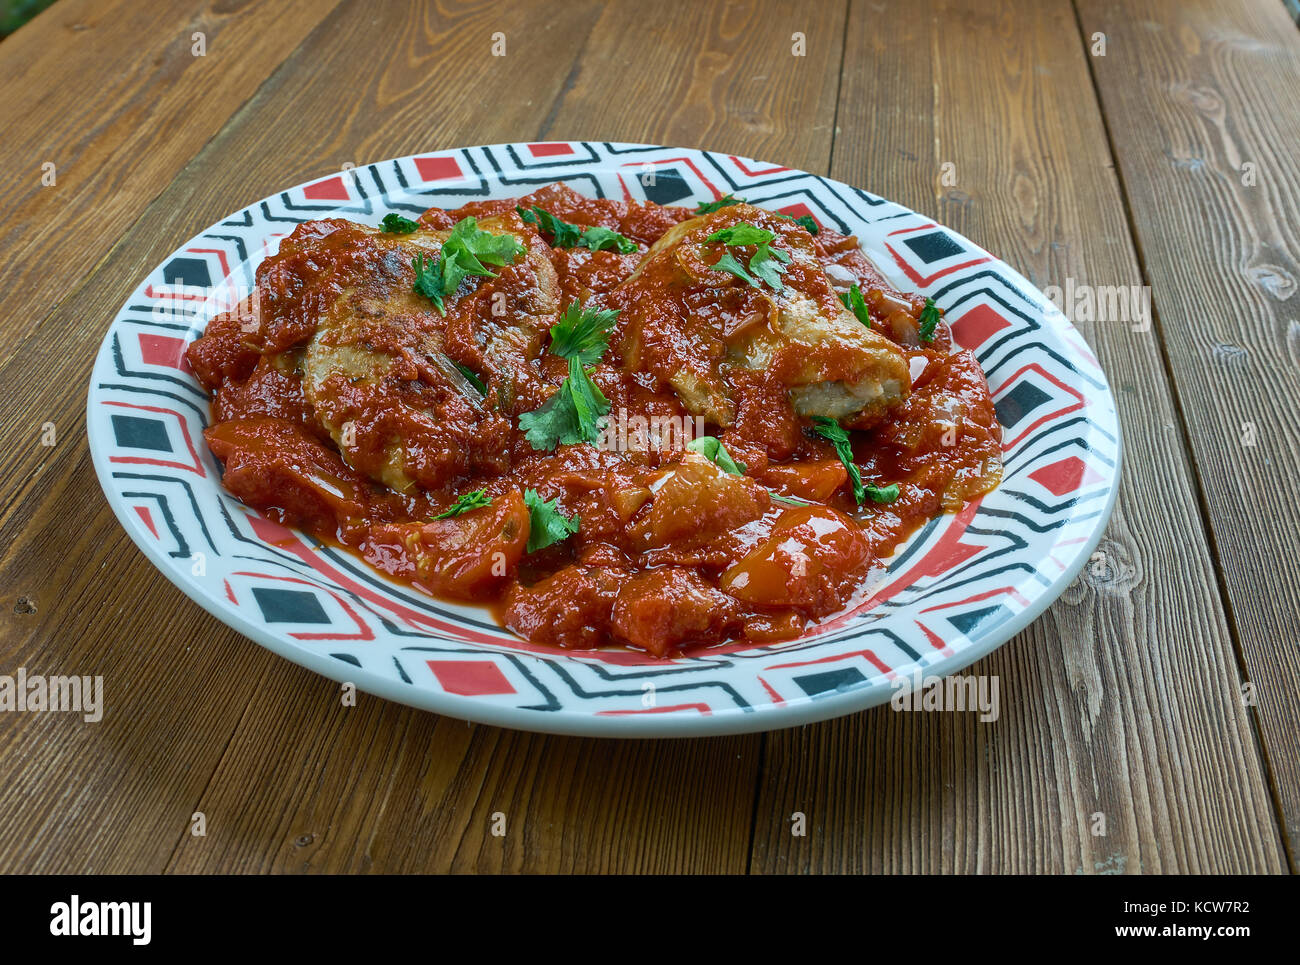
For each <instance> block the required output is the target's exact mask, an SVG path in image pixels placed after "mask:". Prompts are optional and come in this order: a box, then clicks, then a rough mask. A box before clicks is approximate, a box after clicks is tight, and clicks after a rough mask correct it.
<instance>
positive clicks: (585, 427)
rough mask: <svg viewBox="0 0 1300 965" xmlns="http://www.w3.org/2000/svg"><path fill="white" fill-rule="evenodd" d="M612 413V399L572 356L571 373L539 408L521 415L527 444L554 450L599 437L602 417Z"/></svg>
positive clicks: (520, 425) (520, 421)
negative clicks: (610, 407) (610, 411)
mask: <svg viewBox="0 0 1300 965" xmlns="http://www.w3.org/2000/svg"><path fill="white" fill-rule="evenodd" d="M608 413H609V399H607V398H605V394H604V393H603V392H601V391H600V387H599V386H597V385H596V383H595V382H593V381H591V376H589V375H587V373H586V372H585V371H583V368H582V363H581V362H580V361H579V360H578V359H577V358H576V357H574V358H571V359H569V376H568V378H566V379H565V380H564V381H563V382H561V383H560V387H559V388H558V389H556V390H555V392H554V393H553V394H552V395H551V397H550V398H549V399H547V400H546V401H545V402H544V403H543V404H542V407H541V408H540V409H535V410H533V411H532V412H525V413H524V414H523V415H521V416H520V417H519V428H520V429H522V430H523V432H524V436H525V438H526V439H527V440H528V444H529V445H530V446H532V447H533V448H534V449H546V450H550V449H554V448H555V447H556V446H572V445H577V444H578V443H580V442H595V441H596V440H597V439H599V438H600V419H601V417H602V416H605V415H607V414H608Z"/></svg>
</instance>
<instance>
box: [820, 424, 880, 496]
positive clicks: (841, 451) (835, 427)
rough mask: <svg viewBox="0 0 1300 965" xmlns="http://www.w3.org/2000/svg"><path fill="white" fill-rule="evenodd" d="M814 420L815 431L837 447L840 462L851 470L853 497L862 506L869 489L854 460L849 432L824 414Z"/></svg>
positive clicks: (836, 452) (836, 451)
mask: <svg viewBox="0 0 1300 965" xmlns="http://www.w3.org/2000/svg"><path fill="white" fill-rule="evenodd" d="M812 421H813V432H815V433H817V435H819V436H821V437H822V438H823V439H825V440H826V441H827V442H829V443H830V444H831V445H832V446H834V447H835V454H836V455H837V456H839V457H840V462H842V463H844V468H845V469H847V470H848V471H849V481H850V482H851V483H853V498H854V500H855V501H856V502H857V504H858V505H859V506H861V505H862V500H863V499H865V498H866V495H867V491H866V488H865V487H864V486H863V485H862V473H860V472H859V471H858V467H857V465H856V464H855V463H854V462H853V447H852V446H851V445H850V444H849V434H848V433H847V432H845V431H844V427H843V426H841V425H840V424H839V423H838V422H836V421H835V420H834V419H830V418H827V417H826V416H824V415H819V416H813V420H812Z"/></svg>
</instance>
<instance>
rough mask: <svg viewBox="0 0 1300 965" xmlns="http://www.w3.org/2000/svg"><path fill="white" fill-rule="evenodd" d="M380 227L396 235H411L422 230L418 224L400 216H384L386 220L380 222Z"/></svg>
mask: <svg viewBox="0 0 1300 965" xmlns="http://www.w3.org/2000/svg"><path fill="white" fill-rule="evenodd" d="M379 227H380V228H381V229H383V230H384V231H387V232H388V233H389V234H394V235H409V234H410V233H411V232H412V231H418V230H419V229H420V225H419V223H418V222H415V221H412V220H411V219H410V218H403V217H402V216H401V215H400V214H386V215H384V220H383V221H381V222H379Z"/></svg>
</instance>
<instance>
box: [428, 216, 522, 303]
mask: <svg viewBox="0 0 1300 965" xmlns="http://www.w3.org/2000/svg"><path fill="white" fill-rule="evenodd" d="M525 250H526V249H525V248H524V246H523V245H522V244H521V243H520V241H519V239H518V238H516V237H514V236H513V235H494V234H492V233H491V232H488V231H480V230H479V227H478V221H477V220H476V219H475V218H473V217H468V218H463V219H461V220H460V221H457V222H456V224H455V225H454V226H453V227H452V229H451V233H450V234H449V235H448V236H447V240H446V241H444V242H443V245H442V254H441V255H439V256H438V262H437V264H436V265H434V266H433V267H432V268H430V267H429V266H428V265H426V264H425V257H424V254H423V253H421V254H419V255H416V256H415V258H414V259H413V260H412V262H411V265H412V267H414V268H415V284H414V285H413V286H412V287H413V288H414V290H415V292H416V294H418V295H423V296H424V297H425V298H428V299H429V300H430V301H431V302H433V304H434V306H435V307H436V308H437V309H438V312H439V313H440V314H443V315H445V314H446V309H445V307H444V305H443V299H444V298H446V297H448V296H449V295H453V294H455V292H456V289H458V288H459V287H460V283H461V282H463V281H464V280H465V279H466V278H468V277H469V276H471V275H482V276H484V277H487V278H495V277H496V275H495V274H494V273H493V272H492V271H491V270H490V269H489V268H488V267H487V265H508V264H510V263H512V262H513V261H514V260H515V259H516V258H518V257H519V256H520V255H522V254H523V253H524V251H525Z"/></svg>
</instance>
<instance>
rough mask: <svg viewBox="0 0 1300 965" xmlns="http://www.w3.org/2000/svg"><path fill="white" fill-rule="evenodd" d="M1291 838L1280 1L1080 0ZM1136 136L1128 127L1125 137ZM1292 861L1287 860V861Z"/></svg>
mask: <svg viewBox="0 0 1300 965" xmlns="http://www.w3.org/2000/svg"><path fill="white" fill-rule="evenodd" d="M1079 14H1080V20H1081V22H1082V25H1083V29H1084V31H1085V32H1087V33H1088V34H1089V35H1091V34H1093V33H1095V32H1101V33H1105V34H1106V37H1107V39H1108V44H1107V53H1106V56H1104V57H1096V58H1094V59H1093V71H1094V73H1095V75H1096V79H1097V84H1098V86H1099V89H1100V92H1101V95H1102V103H1103V105H1104V107H1105V108H1106V111H1107V116H1108V117H1109V122H1110V129H1111V133H1112V137H1113V139H1114V142H1115V156H1116V160H1117V162H1118V164H1119V171H1120V176H1121V178H1122V182H1123V186H1124V190H1125V193H1126V194H1127V195H1128V197H1129V199H1130V204H1131V205H1132V209H1133V227H1134V230H1135V232H1136V237H1137V241H1138V245H1139V247H1140V250H1141V254H1142V261H1143V267H1144V270H1145V274H1146V278H1147V281H1148V283H1149V284H1150V286H1151V290H1152V296H1153V299H1154V302H1155V306H1156V314H1157V322H1158V328H1159V340H1160V347H1161V349H1162V350H1163V352H1164V355H1165V358H1166V360H1167V364H1168V370H1169V372H1170V374H1171V375H1172V377H1173V384H1174V397H1175V401H1176V403H1177V406H1178V410H1179V416H1180V418H1179V420H1178V423H1179V428H1180V432H1179V433H1178V435H1177V443H1176V444H1178V445H1180V446H1187V445H1188V444H1189V443H1190V449H1191V455H1192V458H1193V461H1194V463H1195V466H1196V472H1197V476H1198V478H1199V483H1200V492H1201V497H1202V504H1203V506H1204V508H1205V513H1206V516H1207V517H1208V519H1209V522H1210V525H1211V527H1212V531H1213V545H1214V548H1215V551H1216V553H1217V556H1218V561H1217V562H1218V567H1217V569H1218V574H1219V578H1220V580H1221V581H1222V583H1223V586H1224V587H1225V589H1226V591H1227V595H1228V599H1229V601H1230V606H1231V614H1232V617H1233V620H1234V623H1235V633H1236V638H1237V642H1238V646H1239V648H1240V652H1241V659H1242V661H1243V662H1244V666H1245V670H1246V675H1247V677H1248V679H1249V681H1250V683H1251V684H1252V686H1253V688H1254V697H1255V700H1256V701H1257V706H1256V707H1255V710H1254V713H1255V716H1256V719H1257V721H1258V725H1259V730H1260V735H1261V737H1262V738H1263V741H1264V745H1265V748H1266V751H1267V755H1268V760H1269V763H1270V766H1271V768H1272V772H1273V783H1274V789H1275V792H1276V793H1277V795H1278V798H1279V801H1280V803H1281V807H1282V811H1283V814H1284V817H1285V821H1286V827H1287V831H1288V837H1289V838H1290V839H1291V840H1292V841H1293V842H1294V841H1295V840H1296V836H1297V832H1300V742H1298V741H1297V740H1296V734H1297V733H1300V707H1298V706H1297V696H1300V646H1298V645H1297V641H1298V640H1300V580H1298V579H1297V577H1300V565H1297V562H1296V542H1297V538H1296V533H1297V532H1300V501H1298V500H1297V499H1296V490H1297V485H1296V466H1297V459H1296V453H1297V451H1300V427H1297V422H1296V412H1297V411H1300V295H1298V294H1297V289H1298V287H1300V157H1297V146H1300V83H1298V82H1297V78H1300V43H1297V33H1296V27H1295V24H1293V23H1292V22H1291V21H1290V20H1289V19H1288V18H1287V16H1286V12H1285V10H1284V9H1283V8H1282V6H1281V5H1280V4H1275V3H1243V4H1209V3H1204V2H1201V3H1188V4H1182V3H1170V2H1161V3H1155V4H1134V3H1119V2H1106V3H1102V2H1093V0H1083V2H1080V3H1079ZM1130 131H1142V132H1144V133H1143V136H1141V137H1134V136H1129V135H1128V134H1127V132H1130ZM1293 862H1294V857H1293Z"/></svg>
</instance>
